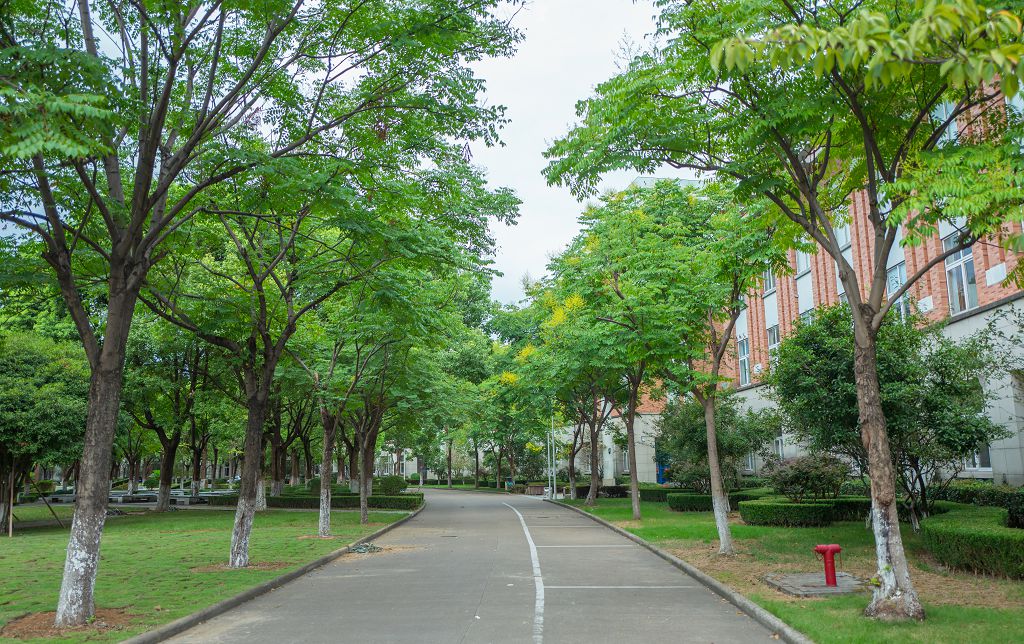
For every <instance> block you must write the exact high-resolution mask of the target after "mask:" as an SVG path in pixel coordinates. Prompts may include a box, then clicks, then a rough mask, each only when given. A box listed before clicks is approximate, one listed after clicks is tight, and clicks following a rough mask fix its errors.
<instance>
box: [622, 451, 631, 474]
mask: <svg viewBox="0 0 1024 644" xmlns="http://www.w3.org/2000/svg"><path fill="white" fill-rule="evenodd" d="M622 473H623V474H629V448H628V447H623V448H622Z"/></svg>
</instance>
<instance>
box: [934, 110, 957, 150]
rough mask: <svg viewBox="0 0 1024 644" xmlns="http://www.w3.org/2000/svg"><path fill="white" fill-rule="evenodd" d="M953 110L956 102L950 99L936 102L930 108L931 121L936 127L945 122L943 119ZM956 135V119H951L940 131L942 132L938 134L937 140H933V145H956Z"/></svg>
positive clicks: (938, 146)
mask: <svg viewBox="0 0 1024 644" xmlns="http://www.w3.org/2000/svg"><path fill="white" fill-rule="evenodd" d="M954 111H956V103H953V102H951V101H943V102H942V103H937V104H936V105H935V107H934V108H932V114H931V116H932V122H933V123H935V125H936V127H938V125H939V124H941V123H943V122H945V120H946V119H948V118H949V117H950V115H951V114H952V113H953V112H954ZM958 135H959V127H958V126H957V122H956V119H953V120H952V121H950V123H949V125H947V126H946V129H945V130H943V131H942V134H941V135H939V140H938V141H936V142H935V147H937V148H941V147H945V146H947V145H956V140H957V136H958Z"/></svg>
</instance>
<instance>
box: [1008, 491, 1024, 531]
mask: <svg viewBox="0 0 1024 644" xmlns="http://www.w3.org/2000/svg"><path fill="white" fill-rule="evenodd" d="M1006 512H1007V518H1006V526H1007V527H1009V528H1021V529H1024V490H1017V492H1016V494H1014V495H1013V496H1011V497H1010V499H1009V500H1008V502H1007V504H1006Z"/></svg>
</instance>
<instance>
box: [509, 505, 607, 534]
mask: <svg viewBox="0 0 1024 644" xmlns="http://www.w3.org/2000/svg"><path fill="white" fill-rule="evenodd" d="M505 505H508V503H506V504H505ZM508 507H510V508H511V507H512V506H511V505H508ZM533 527H534V528H603V527H604V526H603V525H535V526H533Z"/></svg>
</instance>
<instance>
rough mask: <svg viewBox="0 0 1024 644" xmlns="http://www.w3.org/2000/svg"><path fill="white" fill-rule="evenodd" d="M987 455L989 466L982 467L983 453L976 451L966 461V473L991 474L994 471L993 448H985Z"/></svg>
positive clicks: (987, 446)
mask: <svg viewBox="0 0 1024 644" xmlns="http://www.w3.org/2000/svg"><path fill="white" fill-rule="evenodd" d="M985 453H986V455H987V456H988V465H981V460H982V459H981V454H982V452H981V451H976V452H974V454H972V455H971V456H969V457H967V458H965V459H964V471H965V472H991V471H992V446H991V445H986V446H985Z"/></svg>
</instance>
